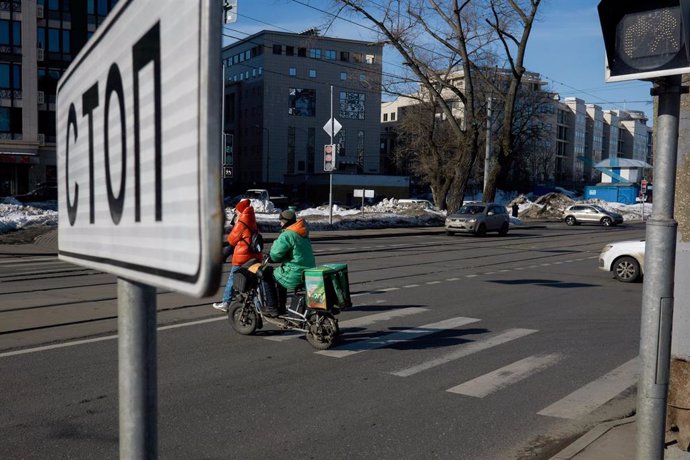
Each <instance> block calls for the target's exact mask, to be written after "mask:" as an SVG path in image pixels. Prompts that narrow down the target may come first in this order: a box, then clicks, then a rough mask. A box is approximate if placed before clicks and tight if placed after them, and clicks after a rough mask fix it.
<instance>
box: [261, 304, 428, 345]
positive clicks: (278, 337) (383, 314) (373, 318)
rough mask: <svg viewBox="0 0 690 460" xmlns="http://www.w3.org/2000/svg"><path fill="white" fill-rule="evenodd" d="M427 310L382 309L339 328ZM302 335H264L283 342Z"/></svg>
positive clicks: (362, 325) (345, 322) (343, 322)
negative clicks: (382, 310)
mask: <svg viewBox="0 0 690 460" xmlns="http://www.w3.org/2000/svg"><path fill="white" fill-rule="evenodd" d="M424 311H427V309H426V308H420V307H412V308H404V309H398V310H392V311H384V312H381V313H375V314H373V315H366V316H361V317H359V318H354V319H350V320H347V321H342V322H339V325H340V329H341V330H342V329H346V328H350V327H366V326H369V325H372V324H374V323H378V322H380V321H388V320H390V319H393V318H401V317H404V316H410V315H416V314H417V313H422V312H424ZM302 335H304V334H303V333H302V332H293V331H289V332H285V333H283V334H281V335H274V336H271V337H265V339H266V340H271V341H273V342H285V341H286V340H290V339H294V338H295V337H299V336H302Z"/></svg>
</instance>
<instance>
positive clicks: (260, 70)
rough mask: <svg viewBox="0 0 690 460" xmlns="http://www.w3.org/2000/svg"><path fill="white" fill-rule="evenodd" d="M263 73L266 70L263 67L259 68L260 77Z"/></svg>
mask: <svg viewBox="0 0 690 460" xmlns="http://www.w3.org/2000/svg"><path fill="white" fill-rule="evenodd" d="M263 72H264V68H263V67H259V75H261V74H262V73H263Z"/></svg>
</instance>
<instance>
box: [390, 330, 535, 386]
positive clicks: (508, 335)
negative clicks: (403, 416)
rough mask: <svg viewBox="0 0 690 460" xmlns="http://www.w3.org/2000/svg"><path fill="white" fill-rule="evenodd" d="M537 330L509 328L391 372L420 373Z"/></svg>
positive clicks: (402, 375)
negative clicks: (428, 359)
mask: <svg viewBox="0 0 690 460" xmlns="http://www.w3.org/2000/svg"><path fill="white" fill-rule="evenodd" d="M535 332H537V330H535V329H508V330H507V331H505V332H503V333H501V334H498V335H495V336H493V337H489V338H487V339H484V340H479V341H476V342H470V343H464V344H462V345H458V347H460V348H459V349H458V350H456V351H453V352H451V353H446V354H445V355H442V356H440V357H438V358H435V359H432V360H430V361H426V362H423V363H421V364H418V365H416V366H412V367H408V368H406V369H401V370H399V371H395V372H391V374H393V375H397V376H398V377H409V376H410V375H414V374H418V373H419V372H422V371H426V370H428V369H431V368H433V367H436V366H440V365H442V364H446V363H449V362H451V361H455V360H456V359H460V358H464V357H465V356H469V355H471V354H474V353H477V352H480V351H483V350H487V349H489V348H492V347H495V346H498V345H502V344H504V343H507V342H510V341H511V340H516V339H519V338H521V337H525V336H527V335H530V334H534V333H535Z"/></svg>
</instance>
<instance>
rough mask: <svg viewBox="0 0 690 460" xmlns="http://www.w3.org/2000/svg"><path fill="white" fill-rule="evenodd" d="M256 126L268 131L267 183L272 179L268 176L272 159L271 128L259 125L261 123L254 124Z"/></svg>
mask: <svg viewBox="0 0 690 460" xmlns="http://www.w3.org/2000/svg"><path fill="white" fill-rule="evenodd" d="M254 126H255V127H256V129H259V128H261V129H262V130H263V131H266V183H269V182H270V179H269V176H268V173H269V169H268V165H269V163H270V161H271V130H270V129H268V128H266V127H265V126H259V125H254ZM263 131H262V134H263Z"/></svg>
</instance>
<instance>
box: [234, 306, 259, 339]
mask: <svg viewBox="0 0 690 460" xmlns="http://www.w3.org/2000/svg"><path fill="white" fill-rule="evenodd" d="M228 320H229V321H230V325H231V326H232V328H233V329H234V330H235V331H236V332H237V333H238V334H242V335H250V334H253V333H254V331H255V330H256V328H257V325H258V319H257V317H256V312H255V311H254V309H253V308H252V306H251V305H244V304H239V305H237V304H232V305H230V313H229V314H228Z"/></svg>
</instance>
